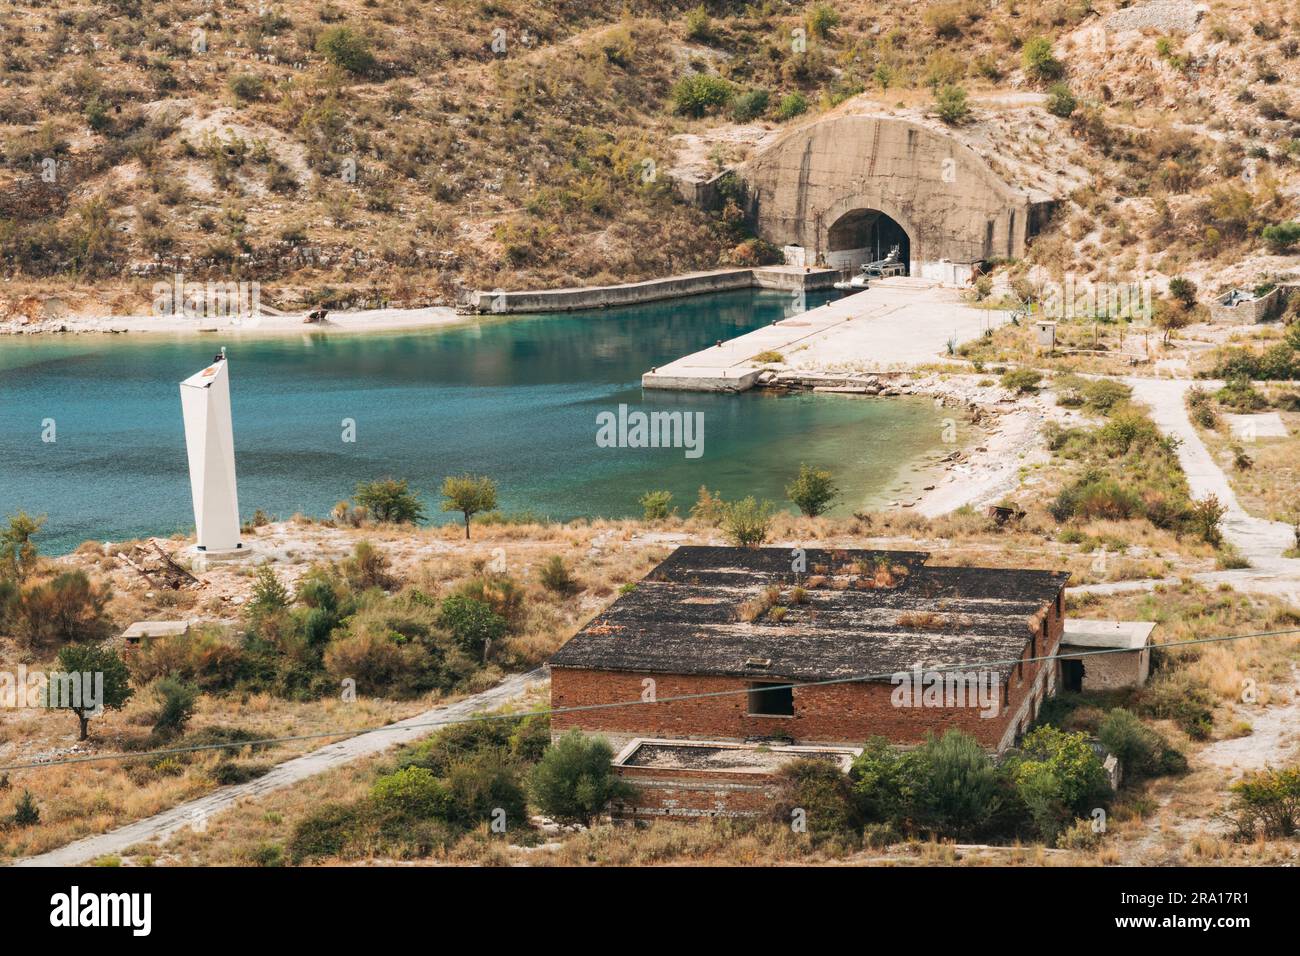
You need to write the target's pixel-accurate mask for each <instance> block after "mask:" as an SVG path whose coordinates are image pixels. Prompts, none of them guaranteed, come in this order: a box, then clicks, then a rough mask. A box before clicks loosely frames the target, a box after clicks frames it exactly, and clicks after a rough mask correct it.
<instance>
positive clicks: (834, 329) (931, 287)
mask: <svg viewBox="0 0 1300 956" xmlns="http://www.w3.org/2000/svg"><path fill="white" fill-rule="evenodd" d="M1008 318H1009V316H1008V314H1007V313H1006V312H1003V311H1001V310H990V309H978V308H974V307H972V306H970V305H968V304H966V303H965V302H964V301H962V299H961V296H960V294H959V293H958V291H957V290H956V289H951V288H945V287H942V286H940V285H938V284H937V283H935V282H932V281H930V280H927V279H914V278H906V277H900V278H894V279H882V280H878V281H877V282H875V283H873V284H872V286H871V288H869V289H868V290H867V291H865V292H859V293H857V294H855V295H851V296H847V297H845V298H843V299H839V300H837V301H835V302H831V303H828V304H827V305H824V306H822V307H821V308H819V309H813V310H811V311H809V312H803V313H800V314H798V315H792V316H790V317H789V318H787V319H783V320H781V321H779V322H775V323H773V324H772V325H769V326H766V327H764V328H761V329H756V330H755V331H753V332H749V333H747V334H745V335H741V336H738V337H737V338H734V339H730V340H729V341H726V342H723V343H721V344H720V345H714V346H711V347H708V348H703V349H701V350H700V351H698V352H695V353H694V354H691V355H687V356H685V357H683V358H680V359H677V360H676V361H673V362H670V363H669V364H668V365H663V366H660V367H659V368H657V369H653V370H652V371H649V372H646V373H645V374H644V375H642V376H641V387H642V388H666V389H678V390H682V391H698V392H743V391H745V390H747V389H749V388H752V387H753V386H754V385H755V384H756V383H757V381H758V377H759V375H760V374H761V373H762V371H763V370H764V369H765V368H771V367H780V368H787V369H803V370H808V371H818V372H825V371H848V370H852V371H857V372H882V371H897V370H899V369H902V368H907V367H914V366H916V365H922V364H925V363H927V362H937V361H940V360H941V359H942V358H944V357H945V356H946V355H947V346H948V342H949V341H950V340H955V341H956V342H965V341H968V340H970V339H974V338H977V337H978V336H979V335H981V334H982V333H983V331H984V330H985V329H986V328H991V327H996V326H999V325H1002V324H1003V323H1004V322H1006V321H1007V320H1008ZM764 352H776V353H779V354H780V355H781V359H782V361H780V362H775V361H773V362H763V363H760V362H756V361H754V357H755V356H757V355H760V354H762V353H764Z"/></svg>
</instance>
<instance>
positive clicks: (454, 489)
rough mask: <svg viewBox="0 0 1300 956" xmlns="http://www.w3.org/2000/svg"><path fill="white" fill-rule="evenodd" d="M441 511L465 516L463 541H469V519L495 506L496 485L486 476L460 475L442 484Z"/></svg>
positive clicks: (446, 479) (445, 480) (449, 478)
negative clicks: (455, 512)
mask: <svg viewBox="0 0 1300 956" xmlns="http://www.w3.org/2000/svg"><path fill="white" fill-rule="evenodd" d="M442 496H443V498H444V499H446V500H444V501H443V503H442V510H443V511H459V512H460V513H461V514H463V515H464V516H465V540H466V541H468V540H469V519H470V518H472V517H474V515H476V514H478V513H479V512H480V511H491V510H492V509H493V508H495V507H496V506H497V484H496V482H495V481H493V480H492V479H491V478H489V477H487V476H486V475H461V476H459V477H455V478H451V477H448V478H444V479H443V482H442Z"/></svg>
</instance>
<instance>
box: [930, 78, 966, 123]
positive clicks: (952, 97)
mask: <svg viewBox="0 0 1300 956" xmlns="http://www.w3.org/2000/svg"><path fill="white" fill-rule="evenodd" d="M934 108H935V111H936V112H937V113H938V114H939V119H941V120H943V121H944V122H945V123H947V124H948V125H949V126H957V125H959V124H961V123H964V122H966V120H967V119H968V118H969V117H970V106H969V105H968V104H967V102H966V91H965V90H964V89H962V88H961V87H960V86H957V85H956V84H953V83H949V84H947V85H945V86H941V87H939V89H938V90H937V91H936V92H935V94H934Z"/></svg>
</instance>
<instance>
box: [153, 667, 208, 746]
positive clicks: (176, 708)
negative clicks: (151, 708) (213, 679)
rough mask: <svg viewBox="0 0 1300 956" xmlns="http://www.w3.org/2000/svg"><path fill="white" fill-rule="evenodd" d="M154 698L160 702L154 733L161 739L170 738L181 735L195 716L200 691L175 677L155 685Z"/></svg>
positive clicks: (165, 678)
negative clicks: (195, 706) (195, 705)
mask: <svg viewBox="0 0 1300 956" xmlns="http://www.w3.org/2000/svg"><path fill="white" fill-rule="evenodd" d="M153 692H154V697H155V699H157V701H158V716H157V717H156V718H155V719H154V724H153V732H154V734H155V735H157V736H159V737H170V736H174V735H176V734H179V733H181V732H182V731H183V730H184V729H185V725H186V724H188V723H189V722H190V718H191V717H193V716H194V704H195V702H196V701H197V700H198V697H199V689H198V688H197V687H196V686H194V685H193V684H187V683H185V682H184V681H182V680H179V679H177V678H175V677H164V678H163V679H162V680H160V681H158V683H157V684H155V685H154V691H153Z"/></svg>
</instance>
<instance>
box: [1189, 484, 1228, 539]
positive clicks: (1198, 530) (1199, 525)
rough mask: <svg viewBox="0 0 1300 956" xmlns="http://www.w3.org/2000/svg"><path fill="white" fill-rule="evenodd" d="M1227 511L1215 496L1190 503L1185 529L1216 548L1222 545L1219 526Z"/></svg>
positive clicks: (1208, 496) (1221, 534)
mask: <svg viewBox="0 0 1300 956" xmlns="http://www.w3.org/2000/svg"><path fill="white" fill-rule="evenodd" d="M1227 511H1228V509H1227V508H1226V507H1225V506H1224V505H1223V504H1222V503H1220V501H1219V499H1218V498H1217V497H1216V496H1215V495H1206V496H1205V497H1204V498H1201V499H1198V500H1196V501H1193V502H1192V506H1191V508H1190V509H1189V511H1188V513H1187V529H1188V530H1189V531H1190V532H1191V533H1192V534H1195V535H1196V536H1197V537H1199V538H1200V539H1201V540H1202V541H1204V542H1205V543H1206V544H1210V545H1213V546H1214V547H1216V548H1217V547H1218V546H1219V545H1221V544H1222V543H1223V531H1222V529H1221V528H1220V524H1221V523H1222V521H1223V516H1224V515H1225V514H1227Z"/></svg>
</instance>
